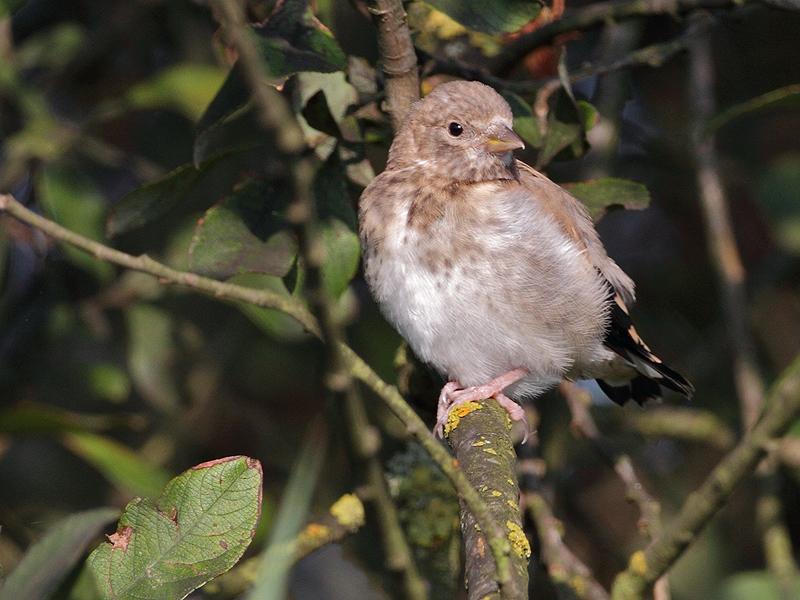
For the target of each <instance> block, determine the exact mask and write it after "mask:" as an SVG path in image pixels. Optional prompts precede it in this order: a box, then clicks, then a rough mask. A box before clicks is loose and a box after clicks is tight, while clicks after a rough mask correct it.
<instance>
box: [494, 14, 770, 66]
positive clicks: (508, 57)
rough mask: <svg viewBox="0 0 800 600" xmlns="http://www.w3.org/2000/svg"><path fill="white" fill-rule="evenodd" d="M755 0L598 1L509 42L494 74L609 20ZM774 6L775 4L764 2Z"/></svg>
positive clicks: (501, 52) (495, 60) (496, 61)
mask: <svg viewBox="0 0 800 600" xmlns="http://www.w3.org/2000/svg"><path fill="white" fill-rule="evenodd" d="M752 2H753V0H742V1H739V2H736V1H735V0H666V1H665V0H621V1H610V2H595V3H592V4H587V5H586V6H583V7H581V8H579V9H577V10H575V11H572V12H569V13H567V14H565V15H564V16H563V17H561V18H560V19H558V20H557V21H552V22H551V23H548V24H547V25H544V26H543V27H540V28H539V29H534V30H533V31H531V32H530V33H527V34H525V35H522V36H520V37H518V38H516V39H515V40H513V41H511V42H510V43H508V44H507V45H506V46H504V48H503V49H502V50H501V51H500V53H499V54H497V56H495V57H494V58H493V59H491V60H490V61H489V64H490V68H489V70H490V71H492V72H493V73H500V74H503V73H506V72H507V71H508V70H510V69H511V68H512V67H513V66H514V65H515V64H516V63H517V62H519V60H520V59H521V58H522V57H524V56H526V55H527V54H529V53H530V52H532V51H533V50H535V49H536V48H538V47H540V46H545V45H547V44H550V43H552V42H553V40H554V39H555V38H556V37H558V36H559V35H561V34H562V33H567V32H571V31H587V30H590V29H594V28H595V27H599V26H601V25H603V24H605V23H607V22H609V21H619V20H623V19H631V18H636V17H644V16H650V15H677V14H684V13H687V12H691V11H693V10H697V9H714V8H725V7H729V6H740V5H742V4H745V3H752ZM763 4H773V5H775V6H777V3H774V2H768V1H766V2H763Z"/></svg>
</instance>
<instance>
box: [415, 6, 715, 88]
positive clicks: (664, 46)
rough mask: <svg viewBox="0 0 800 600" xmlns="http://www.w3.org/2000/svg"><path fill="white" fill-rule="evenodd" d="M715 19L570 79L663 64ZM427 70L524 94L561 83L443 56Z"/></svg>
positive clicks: (699, 21) (575, 73) (579, 71)
mask: <svg viewBox="0 0 800 600" xmlns="http://www.w3.org/2000/svg"><path fill="white" fill-rule="evenodd" d="M713 22H714V19H713V18H712V17H711V16H710V15H703V18H700V19H697V20H696V21H695V22H694V23H693V24H692V25H690V26H689V28H688V29H687V30H686V31H685V32H684V33H683V34H682V35H680V36H678V37H676V38H675V39H672V40H669V41H668V42H661V43H658V44H651V45H649V46H645V47H644V48H639V49H638V50H634V51H632V52H628V53H626V54H625V56H623V57H621V58H618V59H616V60H611V61H604V62H599V63H597V64H585V65H583V66H581V67H579V68H577V69H575V70H574V71H573V72H572V73H570V75H569V81H570V83H573V84H574V83H578V82H579V81H583V80H584V79H588V78H590V77H595V76H600V75H608V74H610V73H614V72H616V71H621V70H623V69H631V68H636V67H650V68H656V67H661V66H663V65H664V64H666V63H667V62H668V61H669V60H670V59H672V58H674V57H675V56H677V55H678V54H679V53H681V52H683V51H684V50H686V49H687V47H688V46H689V44H690V43H691V42H692V40H693V39H694V38H695V37H697V36H698V35H701V34H704V33H706V32H707V31H708V30H709V29H710V28H711V25H712V24H713ZM423 72H424V74H425V75H434V74H445V75H454V76H456V77H460V78H462V79H469V80H474V81H480V82H482V83H485V84H486V85H491V86H493V87H495V88H497V89H500V90H508V91H510V92H517V93H520V94H524V93H528V92H536V91H538V90H539V89H541V88H542V87H544V86H546V85H548V84H551V83H552V82H555V83H558V78H557V77H556V78H552V79H539V80H530V79H504V78H502V77H498V76H496V75H492V73H490V72H489V71H488V69H486V68H483V67H476V66H472V65H468V64H465V63H462V62H460V61H457V60H453V59H446V58H442V57H431V58H430V60H429V61H428V62H427V64H426V66H425V68H424V71H423Z"/></svg>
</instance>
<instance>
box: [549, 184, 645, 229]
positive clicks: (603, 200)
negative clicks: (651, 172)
mask: <svg viewBox="0 0 800 600" xmlns="http://www.w3.org/2000/svg"><path fill="white" fill-rule="evenodd" d="M564 187H565V188H566V189H567V190H569V192H570V193H571V194H572V195H573V196H575V197H576V198H577V199H578V200H580V201H581V202H583V203H584V204H585V205H586V208H587V209H588V210H589V214H590V215H591V216H592V218H593V219H594V220H595V221H598V220H599V219H600V218H601V217H602V216H603V215H604V214H605V213H607V212H608V211H610V210H614V209H619V208H627V209H630V210H641V209H644V208H647V207H648V206H649V205H650V192H648V191H647V188H646V187H645V186H643V185H642V184H641V183H637V182H635V181H630V180H629V179H618V178H616V177H602V178H600V179H591V180H589V181H582V182H580V183H569V184H565V185H564Z"/></svg>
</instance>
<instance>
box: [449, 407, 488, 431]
mask: <svg viewBox="0 0 800 600" xmlns="http://www.w3.org/2000/svg"><path fill="white" fill-rule="evenodd" d="M481 408H482V407H481V405H480V404H479V403H478V402H464V404H459V405H458V406H454V407H453V408H452V409H451V410H450V414H449V415H448V416H447V423H445V426H444V434H445V435H450V432H451V431H453V430H454V429H455V428H456V427H458V424H459V423H460V422H461V419H462V418H463V417H466V416H467V415H468V414H469V413H471V412H475V411H476V410H480V409H481Z"/></svg>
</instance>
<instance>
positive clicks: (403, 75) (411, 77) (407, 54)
mask: <svg viewBox="0 0 800 600" xmlns="http://www.w3.org/2000/svg"><path fill="white" fill-rule="evenodd" d="M369 12H370V13H371V14H372V20H373V21H374V22H375V26H376V27H377V29H378V50H379V51H380V55H381V65H382V67H383V74H384V75H385V76H386V84H385V85H386V101H387V105H388V111H389V114H390V115H391V117H392V125H393V126H394V130H395V131H397V130H398V129H399V128H400V125H401V123H402V122H403V117H405V114H406V112H407V111H408V109H409V107H410V106H411V104H412V103H413V102H415V101H417V100H418V99H419V75H418V74H417V55H416V54H415V53H414V44H413V43H412V42H411V33H410V32H409V30H408V22H407V21H406V11H405V10H404V9H403V3H402V2H401V0H369Z"/></svg>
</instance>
